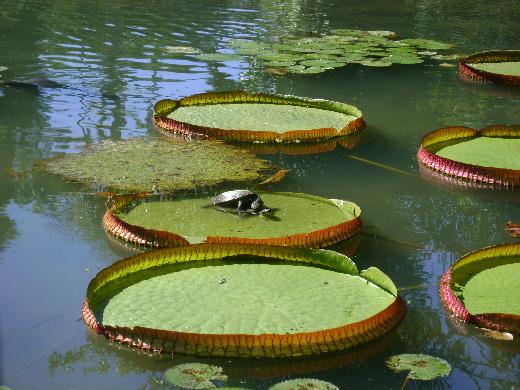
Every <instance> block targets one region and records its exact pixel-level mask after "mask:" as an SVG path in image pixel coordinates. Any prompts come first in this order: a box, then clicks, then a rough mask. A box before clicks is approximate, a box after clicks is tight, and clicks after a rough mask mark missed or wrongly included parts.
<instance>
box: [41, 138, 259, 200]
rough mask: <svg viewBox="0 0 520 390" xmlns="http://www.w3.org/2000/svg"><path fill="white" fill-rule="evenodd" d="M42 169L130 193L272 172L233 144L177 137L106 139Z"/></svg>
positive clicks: (210, 183)
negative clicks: (187, 139)
mask: <svg viewBox="0 0 520 390" xmlns="http://www.w3.org/2000/svg"><path fill="white" fill-rule="evenodd" d="M44 166H45V167H46V168H47V169H48V170H49V171H51V172H53V173H56V174H59V175H62V176H64V177H65V178H67V179H69V180H73V181H78V182H82V183H87V184H90V185H93V186H96V187H101V188H110V189H115V190H119V191H128V192H139V191H166V190H175V189H188V188H197V187H206V186H214V185H217V184H220V183H223V182H231V183H233V182H235V183H244V182H251V181H258V180H259V179H263V178H265V177H266V176H267V172H268V169H269V166H268V162H267V161H265V160H261V159H258V158H257V157H255V156H253V155H252V154H251V153H249V152H247V151H244V150H241V149H237V148H235V147H233V146H230V145H224V144H222V143H218V142H200V141H191V142H189V141H185V140H179V139H175V138H171V139H167V138H164V139H157V138H134V139H128V140H125V141H104V142H101V143H99V144H97V145H93V146H91V147H88V148H87V149H86V150H85V151H84V152H82V153H79V154H69V155H65V156H60V157H58V158H54V159H51V160H47V161H45V162H44Z"/></svg>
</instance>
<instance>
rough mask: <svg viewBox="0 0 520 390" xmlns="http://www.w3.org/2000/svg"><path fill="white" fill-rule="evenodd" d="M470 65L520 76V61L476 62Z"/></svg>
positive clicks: (498, 72) (483, 69) (490, 71)
mask: <svg viewBox="0 0 520 390" xmlns="http://www.w3.org/2000/svg"><path fill="white" fill-rule="evenodd" d="M467 65H468V66H470V67H472V68H474V69H478V70H482V71H484V72H489V73H497V74H503V75H507V76H520V62H519V61H516V62H512V61H505V62H480V63H476V64H470V63H468V64H467Z"/></svg>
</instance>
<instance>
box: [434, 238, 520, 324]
mask: <svg viewBox="0 0 520 390" xmlns="http://www.w3.org/2000/svg"><path fill="white" fill-rule="evenodd" d="M519 274H520V244H517V243H516V244H502V245H496V246H492V247H489V248H484V249H481V250H478V251H475V252H472V253H469V254H467V255H465V256H463V257H461V258H460V259H459V260H457V261H456V262H455V263H454V264H453V265H452V267H451V268H450V269H449V270H448V271H447V272H446V273H445V274H444V275H443V277H442V279H441V288H440V294H441V298H442V299H443V301H444V303H445V305H446V307H447V308H448V309H449V310H451V311H452V312H454V313H455V314H456V315H457V316H458V317H459V318H461V319H463V320H464V321H467V322H470V323H474V324H476V325H477V326H479V327H482V328H488V329H493V330H498V331H501V332H503V331H506V332H514V333H518V332H520V301H519V300H518V296H519V295H520V279H519V278H518V275H519Z"/></svg>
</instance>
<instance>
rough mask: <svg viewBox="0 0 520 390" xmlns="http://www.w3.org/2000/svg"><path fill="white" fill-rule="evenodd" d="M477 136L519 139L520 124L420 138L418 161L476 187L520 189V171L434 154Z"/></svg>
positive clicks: (445, 131) (457, 129) (457, 128)
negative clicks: (468, 162) (455, 159)
mask: <svg viewBox="0 0 520 390" xmlns="http://www.w3.org/2000/svg"><path fill="white" fill-rule="evenodd" d="M477 137H504V138H520V125H492V126H488V127H485V128H483V129H481V130H476V129H473V128H470V127H464V126H451V127H445V128H442V129H437V130H435V131H432V132H430V133H428V134H426V135H425V136H424V137H423V138H422V139H421V144H420V147H419V150H418V152H417V160H418V162H419V163H420V164H422V165H423V166H425V167H426V168H428V169H431V170H433V171H436V172H439V173H442V174H444V175H447V176H451V177H455V178H457V179H460V180H463V181H466V182H468V183H471V184H474V185H475V186H480V187H481V186H482V185H483V186H484V187H488V188H510V189H513V188H518V187H520V170H517V169H506V168H496V167H484V166H480V165H473V164H466V163H463V162H460V161H454V160H451V159H448V158H445V157H441V156H439V155H437V154H436V153H435V151H437V150H439V149H441V148H442V147H444V146H447V145H450V144H454V143H459V142H463V141H468V140H470V139H474V138H477Z"/></svg>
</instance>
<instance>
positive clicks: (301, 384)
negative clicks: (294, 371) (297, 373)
mask: <svg viewBox="0 0 520 390" xmlns="http://www.w3.org/2000/svg"><path fill="white" fill-rule="evenodd" d="M269 390H338V387H337V386H335V385H333V384H332V383H329V382H325V381H322V380H319V379H308V378H297V379H290V380H287V381H283V382H280V383H277V384H275V385H273V386H271V387H270V388H269Z"/></svg>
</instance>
